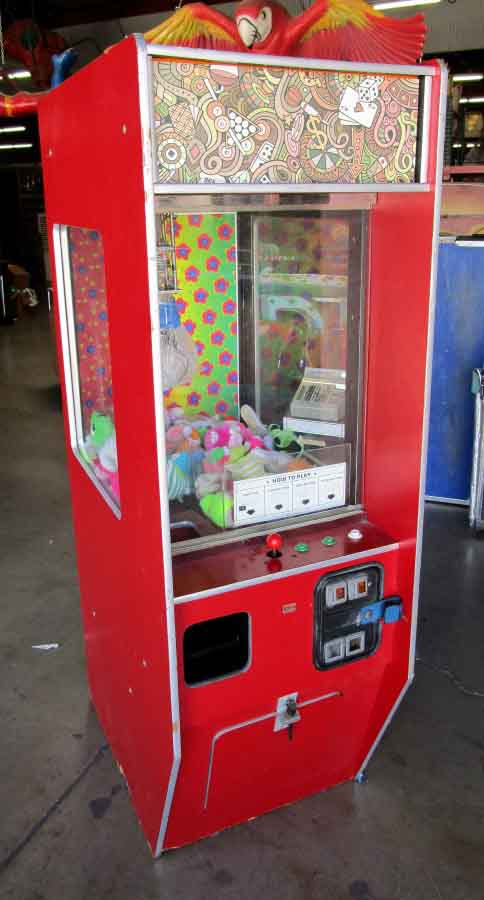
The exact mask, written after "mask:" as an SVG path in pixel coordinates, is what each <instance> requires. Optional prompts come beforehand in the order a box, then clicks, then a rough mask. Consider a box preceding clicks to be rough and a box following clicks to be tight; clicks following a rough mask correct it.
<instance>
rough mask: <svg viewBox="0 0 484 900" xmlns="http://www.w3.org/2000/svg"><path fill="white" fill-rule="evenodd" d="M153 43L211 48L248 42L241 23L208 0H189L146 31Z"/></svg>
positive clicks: (234, 47) (235, 47)
mask: <svg viewBox="0 0 484 900" xmlns="http://www.w3.org/2000/svg"><path fill="white" fill-rule="evenodd" d="M145 40H146V41H147V42H148V43H150V44H171V45H172V46H175V47H204V48H205V49H208V50H239V51H241V50H242V51H243V50H246V49H247V48H246V47H245V46H244V44H243V42H242V40H241V38H240V36H239V32H238V31H237V25H236V24H235V22H233V21H232V19H229V18H227V16H224V14H223V13H220V12H218V11H217V10H216V9H213V7H211V6H206V5H205V3H189V4H187V6H182V7H180V9H177V10H176V12H174V13H173V15H172V16H170V17H169V19H165V20H164V21H163V22H161V23H160V24H159V25H156V26H155V28H152V29H151V31H148V32H147V33H146V34H145Z"/></svg>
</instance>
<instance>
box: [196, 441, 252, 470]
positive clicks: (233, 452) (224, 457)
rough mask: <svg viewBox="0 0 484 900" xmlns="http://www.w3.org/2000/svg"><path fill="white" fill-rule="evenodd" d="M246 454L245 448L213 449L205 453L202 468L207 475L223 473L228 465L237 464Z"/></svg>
mask: <svg viewBox="0 0 484 900" xmlns="http://www.w3.org/2000/svg"><path fill="white" fill-rule="evenodd" d="M246 453H247V447H232V448H231V449H229V448H228V447H214V448H213V450H209V451H207V452H206V453H205V458H204V460H203V464H202V468H203V471H204V472H206V473H207V474H213V473H215V472H219V473H221V472H223V471H224V469H225V468H226V466H227V465H228V464H229V463H237V462H238V461H239V460H240V459H242V457H244V456H245V454H246Z"/></svg>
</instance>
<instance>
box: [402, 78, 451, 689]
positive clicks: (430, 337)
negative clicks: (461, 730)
mask: <svg viewBox="0 0 484 900" xmlns="http://www.w3.org/2000/svg"><path fill="white" fill-rule="evenodd" d="M439 66H440V70H441V79H442V80H441V83H440V95H439V130H438V146H437V156H436V165H435V200H434V228H433V237H432V265H431V273H430V291H429V324H428V332H427V358H426V364H425V395H424V410H423V423H422V450H421V456H420V488H419V509H418V519H417V535H416V547H415V571H414V583H413V584H414V586H413V598H412V625H411V632H410V654H409V664H408V675H409V678H411V677H413V674H414V671H415V652H416V642H417V614H418V601H419V587H420V569H421V564H422V540H423V520H424V509H425V505H424V498H425V482H426V478H427V454H428V442H429V419H430V395H431V388H432V355H433V347H434V324H435V306H436V301H437V265H438V253H439V237H440V234H439V232H440V207H441V196H442V170H443V162H444V142H445V117H446V108H447V80H448V79H447V69H446V67H445V65H444V64H443V63H440V62H439Z"/></svg>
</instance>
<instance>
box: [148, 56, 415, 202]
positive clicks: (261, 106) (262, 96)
mask: <svg viewBox="0 0 484 900" xmlns="http://www.w3.org/2000/svg"><path fill="white" fill-rule="evenodd" d="M152 65H153V90H154V131H155V145H156V157H157V158H156V160H155V167H156V170H157V172H158V181H160V182H163V183H166V184H187V185H189V184H221V185H222V184H229V185H230V184H247V185H250V184H268V185H270V184H277V185H298V184H336V183H337V184H372V183H379V184H397V183H400V184H405V183H411V182H414V181H415V180H416V164H417V130H418V129H417V126H418V105H419V78H418V77H416V76H406V77H405V76H401V75H380V74H378V75H377V74H374V75H372V74H368V73H354V72H333V71H331V72H329V71H318V70H307V69H296V68H294V69H290V68H287V69H286V68H277V67H275V66H274V67H272V66H271V67H264V66H260V65H259V66H257V65H226V64H224V63H214V64H209V63H192V62H188V61H186V62H185V61H179V60H178V61H177V60H166V59H155V60H153V62H152Z"/></svg>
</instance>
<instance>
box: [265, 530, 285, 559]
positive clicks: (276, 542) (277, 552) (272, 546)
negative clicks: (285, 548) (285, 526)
mask: <svg viewBox="0 0 484 900" xmlns="http://www.w3.org/2000/svg"><path fill="white" fill-rule="evenodd" d="M266 547H268V548H269V552H268V554H267V556H270V557H272V559H277V557H278V556H282V553H281V547H282V538H281V535H280V534H268V535H267V537H266Z"/></svg>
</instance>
